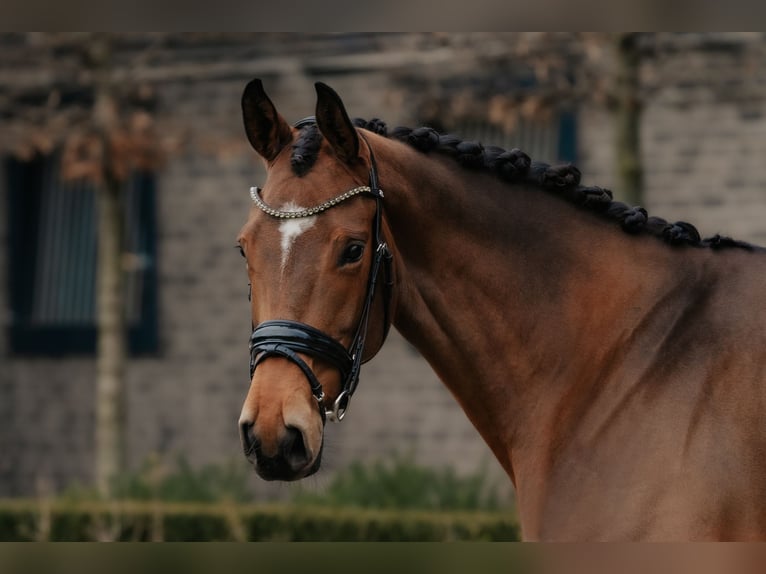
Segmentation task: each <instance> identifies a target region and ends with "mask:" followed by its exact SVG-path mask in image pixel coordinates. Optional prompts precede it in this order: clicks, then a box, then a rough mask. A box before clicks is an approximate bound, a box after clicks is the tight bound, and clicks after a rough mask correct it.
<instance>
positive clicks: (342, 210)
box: [238, 80, 391, 480]
mask: <svg viewBox="0 0 766 574" xmlns="http://www.w3.org/2000/svg"><path fill="white" fill-rule="evenodd" d="M316 90H317V104H316V116H315V117H314V118H308V119H307V120H303V121H301V122H299V123H298V124H296V125H295V126H291V125H290V124H288V123H287V122H286V121H285V120H284V119H283V117H282V116H281V115H280V114H279V113H278V112H277V110H276V108H275V106H274V104H273V103H272V102H271V100H270V99H269V98H268V96H267V95H266V93H265V91H264V90H263V86H262V84H261V82H260V80H253V81H252V82H250V83H249V84H248V85H247V87H246V88H245V91H244V94H243V97H242V111H243V118H244V124H245V131H246V134H247V137H248V140H249V141H250V143H251V145H252V146H253V148H254V149H255V151H256V152H257V153H258V154H259V155H260V156H261V157H262V158H263V160H264V161H265V162H266V168H267V177H266V181H265V183H264V184H263V189H262V190H261V189H259V188H252V189H251V192H250V194H251V198H252V200H253V203H254V205H253V207H252V209H251V210H250V214H249V217H248V220H247V222H246V223H245V225H244V226H243V228H242V230H241V232H240V234H239V238H238V241H239V245H240V247H241V251H242V254H243V256H244V257H245V259H246V261H247V273H248V276H249V280H250V285H251V318H252V324H253V325H254V326H255V328H254V330H253V334H252V337H251V341H250V352H251V361H250V374H251V380H250V388H249V391H248V394H247V398H246V399H245V402H244V406H243V408H242V413H241V416H240V419H239V427H240V436H241V439H242V445H243V448H244V450H245V454H246V456H247V458H248V460H250V462H251V463H252V464H253V465H254V466H255V469H256V471H257V472H258V474H259V475H260V476H261V477H263V478H265V479H268V480H297V479H300V478H303V477H305V476H308V475H310V474H312V473H314V472H316V471H317V470H318V469H319V466H320V463H321V455H322V447H323V438H324V425H325V422H326V421H327V420H328V419H331V420H340V419H341V418H343V415H344V414H345V411H346V408H347V407H348V400H349V398H350V396H351V394H352V393H353V391H354V389H355V387H356V384H357V382H358V378H359V369H360V366H361V363H362V362H364V361H366V360H369V359H370V358H371V357H372V356H373V355H374V354H375V353H376V352H377V351H378V349H379V348H380V347H381V346H382V344H383V341H384V339H385V335H386V332H387V330H388V326H389V318H390V310H389V301H388V296H387V291H388V289H386V288H385V287H386V285H388V284H390V282H391V277H390V275H391V271H390V258H391V256H390V251H389V248H388V244H387V242H386V241H385V235H386V234H385V221H384V218H383V213H382V192H381V191H380V188H379V186H378V184H377V173H376V169H375V163H374V158H373V156H372V149H371V148H370V147H369V145H368V144H367V141H366V140H365V139H364V136H362V135H361V134H360V133H359V132H358V131H357V129H356V128H355V127H354V126H353V124H352V122H351V121H350V119H349V117H348V115H347V113H346V111H345V108H344V106H343V103H342V101H341V100H340V98H339V97H338V95H337V94H336V93H335V92H334V91H333V90H332V89H331V88H329V87H328V86H325V85H324V84H317V86H316ZM381 284H383V285H381ZM376 286H377V288H376Z"/></svg>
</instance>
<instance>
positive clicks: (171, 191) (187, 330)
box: [0, 36, 766, 497]
mask: <svg viewBox="0 0 766 574" xmlns="http://www.w3.org/2000/svg"><path fill="white" fill-rule="evenodd" d="M278 40H279V39H278V38H277V39H273V42H277V41H278ZM279 41H281V40H279ZM345 41H347V42H362V40H359V39H356V40H355V39H353V38H351V39H347V40H345ZM366 42H368V44H363V45H357V48H358V49H359V50H360V51H363V50H364V49H366V50H370V49H371V48H370V45H369V42H370V41H369V40H367V41H366ZM397 42H398V43H397ZM299 44H300V45H297V46H295V45H293V47H292V48H291V49H292V50H293V52H290V51H289V50H286V51H283V52H279V54H276V52H278V50H276V48H274V46H272V45H271V44H268V43H266V44H262V45H259V50H260V51H259V50H254V49H250V48H248V47H247V46H248V44H247V42H246V41H244V40H242V41H241V42H240V43H236V42H231V43H229V44H225V43H224V44H217V43H215V42H211V43H210V45H197V46H196V48H194V49H192V48H190V47H189V46H184V45H180V46H176V47H173V44H172V43H171V44H169V45H168V46H165V47H164V48H163V50H165V51H164V52H162V51H161V52H160V54H161V55H162V57H160V58H158V60H157V62H158V63H155V67H154V68H153V69H150V70H148V72H146V73H147V74H148V73H150V72H151V73H155V74H156V75H162V74H164V75H165V76H167V79H166V80H164V81H161V82H160V83H159V84H158V88H157V90H158V100H159V102H160V111H159V119H160V120H161V121H167V123H168V125H182V126H183V130H182V131H181V132H179V133H182V134H183V137H182V138H181V139H182V140H183V141H184V142H187V143H188V145H186V146H184V147H182V149H181V151H179V152H178V153H176V154H175V155H173V156H172V157H171V159H170V161H169V162H168V164H167V166H166V167H165V168H164V169H163V170H162V171H161V173H160V174H159V182H158V208H159V226H160V228H159V245H158V250H159V253H158V266H159V267H158V269H159V281H160V294H159V297H160V300H159V308H160V342H161V351H160V353H159V354H158V355H157V356H156V357H150V358H141V359H136V360H132V361H131V362H130V364H129V366H128V373H127V379H128V380H127V388H128V422H127V425H128V436H129V445H128V448H129V461H130V464H131V466H132V467H133V468H136V467H138V466H139V465H140V463H141V462H142V461H143V460H145V458H146V457H147V456H148V455H149V454H151V453H154V452H156V453H160V454H163V455H164V456H167V457H169V458H171V459H172V457H174V456H175V455H176V454H177V453H183V454H184V455H185V456H186V457H187V458H188V459H189V460H190V461H191V462H192V463H194V464H197V465H199V464H204V463H207V462H223V461H226V460H229V459H234V460H238V461H239V460H241V461H242V463H243V464H244V459H243V458H242V456H241V453H240V447H239V439H238V436H237V428H236V421H237V417H238V415H239V411H240V408H241V404H242V401H243V399H244V397H245V393H246V392H247V385H248V382H247V361H248V357H247V338H248V335H249V329H250V325H249V314H248V313H249V311H248V303H247V297H246V276H245V272H244V270H243V268H242V260H241V258H240V257H239V254H238V253H237V251H236V250H235V249H233V246H234V243H235V238H236V235H237V232H238V230H239V227H240V226H241V225H242V223H244V221H245V218H246V214H247V211H248V210H249V208H250V200H249V197H248V193H247V192H248V189H249V187H250V186H251V185H254V184H257V183H259V182H260V181H262V177H263V172H262V169H261V167H260V164H259V163H258V161H257V160H256V159H255V158H254V157H253V154H252V153H251V152H250V151H249V148H247V146H246V142H245V140H244V137H243V134H242V128H241V124H240V121H241V120H240V111H239V98H240V96H241V90H242V87H243V85H244V83H245V81H247V79H249V78H250V77H252V76H253V75H256V74H260V73H263V74H264V75H265V76H266V77H267V82H266V84H267V90H268V92H269V94H270V96H271V97H272V99H273V100H274V101H275V103H276V104H277V107H278V108H279V110H280V112H281V113H282V114H283V115H284V116H285V117H286V118H287V119H288V120H290V121H292V120H295V119H298V118H300V117H303V116H305V115H308V114H310V113H312V111H313V105H314V96H313V88H312V83H313V81H314V80H315V79H321V80H323V81H325V82H327V83H329V84H330V85H332V86H333V87H334V88H335V89H336V90H337V91H338V92H339V93H340V94H341V95H342V96H343V98H344V101H345V102H346V105H347V108H348V109H349V112H350V114H351V115H352V116H357V115H358V116H363V117H372V116H379V117H382V118H384V119H386V120H387V121H388V122H389V125H396V124H398V123H402V124H412V123H413V120H414V119H413V117H412V111H411V110H410V109H409V108H408V107H407V106H405V105H404V104H403V102H402V100H401V99H398V98H396V97H392V96H391V94H392V91H391V88H390V86H391V81H392V80H391V78H392V76H391V73H392V70H395V69H396V67H395V65H394V64H392V63H391V60H393V58H392V57H390V56H386V54H390V53H397V54H400V55H401V54H405V55H406V54H407V53H408V52H407V50H410V54H411V57H412V58H413V59H417V57H421V58H422V57H423V54H422V53H416V51H417V48H418V45H417V44H416V45H414V46H413V45H412V40H411V39H409V37H407V36H403V37H399V38H398V39H397V36H391V37H389V36H386V37H384V38H382V39H381V38H378V39H376V40H374V42H373V44H375V45H374V46H373V48H375V49H379V50H381V52H380V53H381V54H382V56H380V58H381V59H382V60H381V61H379V60H375V59H373V60H370V61H374V62H378V63H377V64H376V65H371V64H370V65H363V64H364V63H363V62H362V63H361V64H360V63H359V61H357V60H352V59H351V58H352V57H353V56H354V54H355V53H354V52H353V50H352V51H351V52H349V50H348V49H345V50H343V51H341V52H342V53H337V54H336V55H338V57H339V58H341V60H342V62H343V65H340V64H338V65H333V62H336V60H333V58H332V56H333V49H331V48H327V47H325V48H322V49H324V50H325V51H326V52H327V53H328V54H329V55H328V56H327V57H326V58H324V59H322V58H318V57H317V58H315V59H314V60H312V62H313V63H312V66H313V68H311V69H314V70H315V72H316V74H317V75H316V76H314V75H312V73H310V72H307V69H308V68H309V66H307V62H306V61H305V60H304V59H302V58H301V55H300V54H301V50H314V51H315V52H317V53H318V52H319V51H320V47H319V46H320V45H321V44H322V40H319V39H316V38H306V39H303V40H302V41H301V42H299ZM275 45H276V44H275ZM282 45H286V44H285V43H284V42H283V44H282ZM269 46H271V47H269ZM336 52H337V49H336ZM312 53H314V52H312ZM439 53H441V52H439ZM375 54H377V52H375ZM375 54H373V55H375ZM384 56H386V57H387V58H388V59H387V60H386V59H385V58H384ZM377 57H378V56H376V58H377ZM440 57H441V56H440ZM716 57H717V58H718V59H719V60H720V61H719V62H718V63H717V64H716V68H715V70H716V75H715V78H712V77H711V74H709V73H707V68H706V66H705V62H706V61H707V60H706V59H705V57H702V56H698V55H696V54H688V53H678V54H676V55H675V56H674V57H671V58H668V59H667V60H666V61H665V62H664V63H663V64H662V66H663V67H662V68H661V69H660V71H661V72H662V73H663V74H665V76H663V78H664V79H663V82H661V84H662V85H663V86H664V87H662V88H659V89H658V90H657V91H656V92H655V93H654V94H653V97H652V98H651V99H650V100H649V101H648V103H647V106H646V108H645V114H644V117H643V124H642V126H643V139H642V144H643V146H644V158H645V160H646V164H647V173H646V184H647V186H646V187H647V188H646V204H647V207H649V209H650V211H651V212H652V213H656V214H657V215H661V216H663V217H666V218H668V219H673V218H677V219H687V220H689V221H691V222H693V223H695V224H697V225H698V226H699V227H700V229H701V231H702V232H703V234H708V235H709V234H713V233H716V232H719V231H720V232H727V233H730V234H732V235H734V236H737V237H740V238H743V239H750V240H753V241H760V242H761V243H766V224H764V223H762V221H763V220H764V217H765V216H766V194H765V193H764V191H763V185H764V183H766V166H765V165H764V162H763V161H762V159H761V158H762V153H761V150H762V149H763V145H764V144H763V143H762V142H763V141H764V138H763V135H764V133H763V132H764V130H766V123H764V120H763V119H762V118H761V109H762V103H763V99H764V95H766V93H764V88H763V87H762V86H763V85H764V84H763V82H757V81H753V82H752V84H748V85H749V86H750V87H749V88H748V89H749V90H750V92H749V95H748V97H747V98H740V99H737V98H730V99H729V100H728V101H727V100H726V99H725V98H723V96H722V95H721V94H723V95H725V92H726V91H725V89H723V87H725V86H726V85H730V86H737V85H739V84H737V82H745V79H744V78H745V76H744V75H743V74H746V73H750V72H748V70H751V69H752V66H753V64H752V63H751V64H750V67H747V66H744V65H742V64H741V62H740V60H739V59H738V58H741V54H740V55H737V54H733V53H729V54H726V53H724V54H718V55H717V56H716ZM400 58H401V59H402V61H404V60H406V58H405V57H404V56H400ZM700 58H701V59H700ZM727 58H728V60H727ZM698 59H699V63H698V64H697V65H696V67H694V66H691V65H690V64H689V61H692V62H697V60H698ZM748 61H750V62H752V61H756V60H748ZM760 61H763V60H760ZM218 62H220V66H223V68H222V69H221V70H218V68H215V69H216V70H218V71H216V72H215V74H213V73H212V72H211V78H212V79H210V80H209V81H205V82H197V81H194V80H193V73H192V72H189V73H188V77H187V76H185V75H184V73H182V71H183V70H184V69H185V68H184V66H186V65H191V64H204V65H205V66H208V67H212V66H218V65H219V64H218ZM440 62H441V63H440V64H438V66H437V65H434V66H436V67H434V68H433V69H432V70H431V72H432V73H437V72H438V73H444V74H449V73H450V72H449V70H450V62H449V60H445V59H442V60H440ZM336 63H337V62H336ZM346 65H352V66H355V68H354V71H353V73H346V71H343V66H346ZM163 66H164V67H163ZM439 66H441V67H439ZM756 68H757V69H756V72H755V73H756V74H757V75H756V76H746V77H747V78H751V77H755V78H756V79H757V78H760V75H762V74H764V73H766V71H765V70H766V68H764V66H763V65H761V64H758V66H756ZM440 70H441V72H439V71H440ZM679 70H686V72H685V73H687V74H688V75H689V77H688V78H686V79H685V80H684V81H680V80H679V81H675V80H674V79H673V78H674V77H676V74H677V73H678V72H679ZM320 72H321V73H320ZM726 74H729V75H728V76H727V75H726ZM738 74H739V75H738ZM690 78H691V79H690ZM694 78H697V80H696V83H695V82H693V81H691V80H692V79H694ZM711 84H713V85H712V87H711ZM759 85H760V86H761V87H760V88H759V87H758V86H759ZM578 130H579V131H578V139H579V156H580V162H579V163H580V165H581V168H582V172H583V174H584V175H583V180H584V182H585V183H588V184H596V185H602V186H606V187H609V186H612V187H614V169H613V167H612V166H613V163H614V162H613V152H612V141H613V128H612V124H611V118H610V116H609V114H608V112H605V111H603V110H601V109H599V108H596V107H593V106H584V107H582V108H581V109H580V111H579V117H578ZM201 136H204V137H201ZM3 182H4V180H3ZM4 194H5V190H4V189H3V188H2V186H0V245H2V244H3V243H4V237H5V229H4V225H5V221H6V218H5V216H4V212H3V211H2V210H4V209H5V199H6V198H5V195H4ZM5 255H6V253H5V250H4V249H0V297H1V298H2V301H3V305H2V306H0V320H2V321H7V319H4V317H5V315H4V313H3V310H4V309H5V308H6V307H5V306H6V299H7V298H6V297H5V295H4V293H5V289H6V284H5V281H4V277H3V274H4V272H5V269H6V267H5V264H4V257H5ZM4 336H5V333H4V332H3V333H2V334H0V496H5V495H18V494H25V493H30V492H33V490H34V488H35V482H36V480H37V478H38V477H39V476H46V477H49V478H50V479H51V480H52V481H53V483H54V485H55V486H57V487H63V486H64V485H66V484H68V483H71V482H72V481H73V480H80V481H88V479H89V476H90V472H91V467H92V446H93V445H92V443H93V439H92V437H93V385H94V382H93V380H94V365H93V361H92V360H91V359H87V358H80V359H66V360H55V361H54V360H51V359H21V358H17V357H11V356H9V354H8V351H7V345H6V344H5V343H4V340H3V338H1V337H4ZM327 435H328V438H327V440H328V446H327V448H326V455H325V461H326V462H325V466H324V472H323V473H322V474H320V476H319V477H317V478H316V479H313V480H312V481H311V482H310V485H311V484H313V485H321V484H323V483H324V482H325V481H326V480H327V477H328V475H329V473H330V472H331V471H332V469H335V468H339V467H342V466H344V465H347V464H348V463H349V462H351V461H352V460H354V459H357V458H374V457H380V456H386V455H387V454H388V453H391V452H395V451H396V452H404V453H410V454H413V455H414V456H415V457H416V458H417V459H418V460H421V461H424V462H426V463H428V464H434V465H441V464H443V463H449V464H451V465H453V466H455V467H456V468H458V469H459V470H461V471H469V470H475V469H477V468H481V467H482V465H486V468H487V472H488V473H490V475H491V476H494V477H497V478H499V479H500V480H502V471H501V470H500V468H499V465H498V464H497V463H496V462H495V461H494V459H493V458H492V456H491V454H490V452H489V450H488V448H487V447H486V446H485V445H484V443H483V442H482V441H481V439H480V438H479V436H478V434H477V433H476V431H475V430H474V429H473V427H472V426H471V425H470V423H469V422H468V420H467V419H466V417H465V415H464V414H463V413H462V411H461V410H460V408H459V407H458V406H457V404H456V402H455V401H454V399H453V398H452V397H451V396H450V394H449V392H448V391H446V389H445V388H444V387H443V386H442V385H441V383H440V382H439V381H438V380H437V379H436V377H435V375H434V374H433V372H432V371H431V370H430V368H428V367H427V365H425V364H424V363H423V361H422V360H421V359H420V358H419V356H418V355H417V352H416V351H415V350H414V349H413V348H412V347H410V346H409V344H407V343H406V342H405V341H404V340H403V339H401V337H399V336H398V335H397V334H396V333H392V336H391V338H390V340H389V341H388V342H387V344H386V346H385V347H384V349H383V350H382V351H381V353H380V355H379V356H378V357H377V358H376V359H374V360H373V361H372V362H371V363H369V364H368V365H366V366H365V368H364V370H363V376H362V382H361V385H360V388H359V392H358V394H357V395H356V396H355V397H354V400H353V401H352V404H351V410H350V412H349V416H348V418H347V419H346V420H344V422H343V424H341V425H330V426H329V427H328V431H327ZM253 484H254V488H255V489H256V490H257V492H258V493H259V494H260V495H262V496H263V497H272V496H282V495H284V494H286V493H288V492H289V491H290V489H291V488H293V487H292V486H284V485H273V484H266V483H263V482H260V481H256V480H254V483H253Z"/></svg>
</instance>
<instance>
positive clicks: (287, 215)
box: [250, 185, 383, 219]
mask: <svg viewBox="0 0 766 574" xmlns="http://www.w3.org/2000/svg"><path fill="white" fill-rule="evenodd" d="M260 192H261V190H260V188H258V187H251V188H250V197H251V198H252V199H253V203H255V205H257V206H258V208H259V209H260V210H261V211H263V212H264V213H266V214H268V215H271V216H272V217H277V218H279V219H299V218H301V217H311V216H312V215H316V214H318V213H322V212H323V211H327V210H328V209H330V208H331V207H334V206H336V205H338V204H339V203H342V202H344V201H346V200H347V199H350V198H352V197H354V196H356V195H359V194H360V193H366V194H370V195H373V196H376V197H377V194H375V193H373V191H372V189H371V188H370V186H368V185H360V186H359V187H355V188H354V189H349V190H348V191H346V192H344V193H341V194H340V195H339V196H337V197H333V198H332V199H329V200H327V201H325V202H324V203H320V204H319V205H317V206H314V207H309V208H307V209H301V210H300V211H280V210H279V209H274V208H273V207H269V206H268V205H266V203H264V201H263V200H262V199H261V195H260ZM378 193H379V194H380V197H383V192H382V191H380V190H378Z"/></svg>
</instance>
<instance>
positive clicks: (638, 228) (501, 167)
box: [290, 118, 756, 251]
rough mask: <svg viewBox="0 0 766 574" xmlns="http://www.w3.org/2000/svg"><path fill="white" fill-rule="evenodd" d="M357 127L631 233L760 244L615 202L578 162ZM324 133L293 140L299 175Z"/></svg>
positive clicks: (727, 244)
mask: <svg viewBox="0 0 766 574" xmlns="http://www.w3.org/2000/svg"><path fill="white" fill-rule="evenodd" d="M353 124H354V126H356V127H357V128H361V129H365V130H368V131H371V132H373V133H376V134H378V135H381V136H384V137H388V138H390V139H394V140H398V141H401V142H404V143H406V144H407V145H409V146H411V147H413V148H415V149H416V150H418V151H419V152H421V153H425V154H428V153H432V152H436V153H440V154H443V155H447V156H449V157H451V158H453V159H454V160H455V161H456V162H457V163H458V164H460V165H461V166H463V167H464V168H466V169H474V170H486V171H489V172H491V173H493V174H494V175H496V176H497V177H498V178H500V179H501V180H503V181H506V182H509V183H527V184H531V185H534V186H535V187H538V188H541V189H543V190H545V191H548V192H551V193H553V194H554V195H557V196H559V197H561V198H563V199H565V200H567V201H569V202H570V203H573V204H575V205H578V206H580V207H582V208H584V209H587V210H589V211H592V212H595V213H598V214H600V215H601V216H603V217H605V218H607V219H610V220H612V221H615V222H617V223H618V224H619V225H620V227H621V228H622V229H623V231H625V232H626V233H630V234H634V235H635V234H641V233H645V234H648V235H652V236H654V237H657V238H659V239H661V240H663V241H664V242H665V243H667V244H669V245H674V246H682V245H688V246H693V247H704V248H709V249H726V248H739V249H746V250H749V251H752V250H754V249H756V247H755V246H754V245H751V244H749V243H746V242H744V241H738V240H736V239H732V238H730V237H723V236H721V235H714V236H713V237H708V238H705V239H702V238H701V237H700V234H699V232H698V231H697V228H696V227H694V225H692V224H691V223H687V222H685V221H677V222H675V223H670V222H668V221H666V220H664V219H662V218H660V217H650V216H649V214H648V213H647V211H646V209H644V208H643V207H631V206H629V205H626V204H625V203H621V202H619V201H615V200H614V199H613V196H612V192H611V191H610V190H609V189H605V188H602V187H596V186H590V187H587V186H582V185H580V177H581V174H580V170H579V169H578V168H577V167H576V166H574V165H572V164H564V165H556V166H552V165H549V164H547V163H543V162H537V161H532V160H531V159H530V157H529V156H528V155H527V154H526V153H524V152H523V151H521V150H520V149H517V148H513V149H511V150H505V149H503V148H500V147H497V146H484V145H482V144H481V143H480V142H476V141H466V140H463V139H461V138H459V137H458V136H455V135H452V134H440V133H439V132H437V131H436V130H435V129H433V128H430V127H419V128H414V129H413V128H408V127H396V128H394V129H393V130H392V131H390V132H389V130H388V128H387V126H386V124H385V122H383V121H382V120H380V119H378V118H374V119H372V120H370V121H367V120H364V119H362V118H356V119H354V120H353ZM321 143H322V134H321V133H320V132H319V129H318V128H317V126H316V125H315V124H310V125H307V126H305V127H304V128H302V129H301V132H300V135H299V136H298V139H297V140H296V141H295V143H294V144H293V153H292V157H291V158H290V164H291V165H292V168H293V171H294V172H295V174H296V175H298V176H302V175H305V174H306V173H307V172H308V171H309V170H310V169H311V167H312V166H313V165H314V163H315V162H316V160H317V157H318V155H319V149H320V147H321Z"/></svg>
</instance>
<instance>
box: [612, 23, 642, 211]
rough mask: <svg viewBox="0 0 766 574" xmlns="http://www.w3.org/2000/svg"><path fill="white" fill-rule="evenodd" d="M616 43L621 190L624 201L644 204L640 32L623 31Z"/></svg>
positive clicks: (618, 153)
mask: <svg viewBox="0 0 766 574" xmlns="http://www.w3.org/2000/svg"><path fill="white" fill-rule="evenodd" d="M616 43H617V83H616V84H617V85H616V109H615V116H616V117H615V120H616V128H617V141H616V145H617V150H616V151H617V154H616V155H617V191H618V196H619V198H620V199H621V200H622V201H625V202H626V203H628V204H630V205H640V204H641V202H642V199H643V168H642V166H641V102H640V99H639V65H640V63H641V55H640V53H639V48H638V34H635V33H631V34H619V35H618V36H617V38H616Z"/></svg>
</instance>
